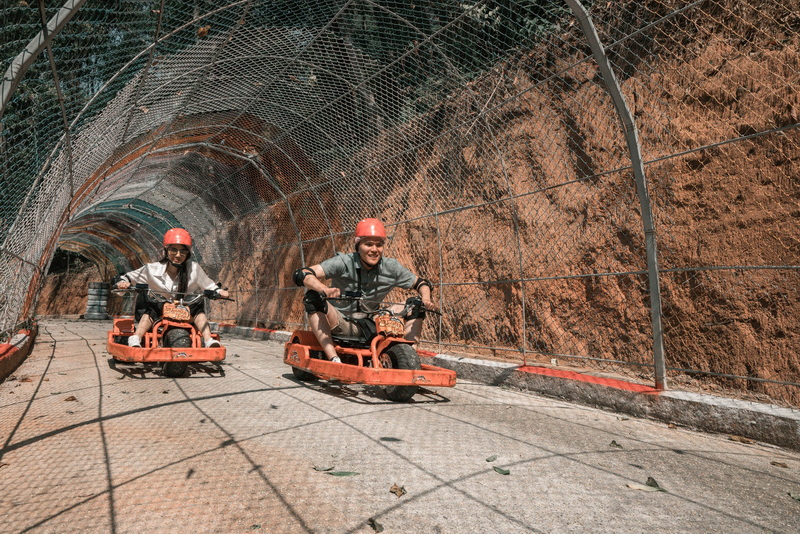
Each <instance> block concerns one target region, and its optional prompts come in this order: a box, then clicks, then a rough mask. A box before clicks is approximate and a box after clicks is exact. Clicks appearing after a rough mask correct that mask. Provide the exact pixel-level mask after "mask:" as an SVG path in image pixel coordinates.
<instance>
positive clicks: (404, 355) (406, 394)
mask: <svg viewBox="0 0 800 534" xmlns="http://www.w3.org/2000/svg"><path fill="white" fill-rule="evenodd" d="M385 354H386V355H388V356H389V358H390V359H391V361H392V368H393V369H421V368H422V364H421V363H420V361H419V354H417V351H415V350H414V347H412V346H411V345H408V344H407V343H397V344H395V345H392V346H391V347H389V348H388V349H386V353H385ZM418 389H419V386H385V387H384V388H383V391H384V393H386V398H387V399H389V400H390V401H394V402H407V401H409V400H411V397H413V396H414V395H415V394H416V393H417V390H418Z"/></svg>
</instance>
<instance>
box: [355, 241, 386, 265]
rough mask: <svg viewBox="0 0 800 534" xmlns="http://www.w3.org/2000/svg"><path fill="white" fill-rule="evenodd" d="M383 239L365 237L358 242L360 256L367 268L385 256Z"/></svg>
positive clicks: (376, 263)
mask: <svg viewBox="0 0 800 534" xmlns="http://www.w3.org/2000/svg"><path fill="white" fill-rule="evenodd" d="M383 244H384V243H383V239H381V238H379V237H365V238H364V239H362V240H361V242H360V243H359V244H358V256H359V257H360V258H361V263H362V264H363V265H364V267H366V268H367V269H372V268H373V267H375V266H376V265H378V262H379V261H381V258H382V257H383Z"/></svg>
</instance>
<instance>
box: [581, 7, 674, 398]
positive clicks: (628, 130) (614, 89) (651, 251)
mask: <svg viewBox="0 0 800 534" xmlns="http://www.w3.org/2000/svg"><path fill="white" fill-rule="evenodd" d="M566 2H567V4H568V5H569V7H570V8H571V9H572V13H573V14H574V15H575V16H576V17H577V19H578V22H579V23H580V25H581V29H582V30H583V34H584V36H585V37H586V40H587V41H588V43H589V47H590V48H591V50H592V55H593V56H594V59H595V61H597V65H598V67H599V69H600V73H601V74H602V75H603V82H604V83H605V87H606V90H607V91H608V94H609V95H610V96H611V99H612V101H613V102H614V108H615V109H616V111H617V116H618V117H619V119H620V122H621V123H622V129H623V131H624V133H625V140H626V141H627V144H628V152H629V154H630V158H631V167H632V169H633V176H634V179H635V181H636V192H637V194H638V196H639V204H640V206H641V209H642V224H643V225H644V238H645V244H646V247H647V276H648V280H649V284H650V313H651V317H652V328H653V363H654V366H655V379H656V384H655V387H656V389H667V376H666V375H667V372H666V364H665V361H664V332H663V329H662V326H661V285H660V282H659V276H658V250H657V247H656V232H655V225H654V224H653V212H652V209H651V206H650V195H649V193H648V191H647V178H646V176H645V172H644V163H643V162H642V149H641V145H640V144H639V132H638V130H637V129H636V123H635V122H634V120H633V114H632V113H631V110H630V108H628V103H627V102H626V101H625V97H624V96H623V94H622V90H621V89H620V86H619V82H617V77H616V76H615V75H614V71H613V70H612V69H611V64H610V63H609V61H608V57H607V56H606V52H605V48H604V47H603V44H602V43H601V42H600V37H599V36H598V35H597V30H596V29H595V27H594V23H593V22H592V20H591V18H590V16H589V13H588V11H586V8H585V7H583V5H582V4H581V3H580V1H579V0H566Z"/></svg>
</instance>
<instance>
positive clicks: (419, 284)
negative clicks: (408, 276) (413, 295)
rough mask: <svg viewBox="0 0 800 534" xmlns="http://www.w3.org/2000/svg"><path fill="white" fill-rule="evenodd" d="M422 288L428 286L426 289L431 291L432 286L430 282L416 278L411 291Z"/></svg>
mask: <svg viewBox="0 0 800 534" xmlns="http://www.w3.org/2000/svg"><path fill="white" fill-rule="evenodd" d="M422 286H428V289H430V290H431V291H433V284H431V282H430V280H428V279H427V278H417V282H416V283H415V284H414V287H413V289H415V290H417V291H419V288H421V287H422Z"/></svg>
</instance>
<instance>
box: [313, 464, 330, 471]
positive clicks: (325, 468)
mask: <svg viewBox="0 0 800 534" xmlns="http://www.w3.org/2000/svg"><path fill="white" fill-rule="evenodd" d="M332 469H333V466H330V467H328V466H322V467H320V466H318V465H315V466H314V471H330V470H332Z"/></svg>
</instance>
